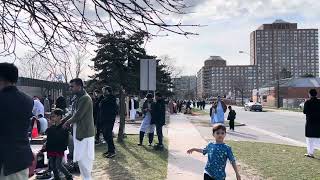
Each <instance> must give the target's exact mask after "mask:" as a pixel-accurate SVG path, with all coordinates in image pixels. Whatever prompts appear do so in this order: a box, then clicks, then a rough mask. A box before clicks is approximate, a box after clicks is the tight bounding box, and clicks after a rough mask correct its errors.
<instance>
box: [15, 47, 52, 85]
mask: <svg viewBox="0 0 320 180" xmlns="http://www.w3.org/2000/svg"><path fill="white" fill-rule="evenodd" d="M18 66H19V69H20V72H19V73H20V76H22V77H27V78H31V79H44V78H45V76H46V75H45V74H44V72H43V67H42V61H41V60H40V58H39V57H38V56H34V54H32V53H31V52H29V53H26V54H25V55H24V56H23V57H22V58H20V61H19V63H18Z"/></svg>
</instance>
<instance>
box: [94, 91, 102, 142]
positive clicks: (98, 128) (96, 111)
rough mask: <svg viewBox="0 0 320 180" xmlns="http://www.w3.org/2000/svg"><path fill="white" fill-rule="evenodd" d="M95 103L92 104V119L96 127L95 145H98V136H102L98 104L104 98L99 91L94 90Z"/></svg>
mask: <svg viewBox="0 0 320 180" xmlns="http://www.w3.org/2000/svg"><path fill="white" fill-rule="evenodd" d="M94 97H95V101H94V104H93V118H94V125H95V127H96V144H100V135H101V134H103V131H102V127H101V117H100V107H99V105H100V102H101V101H102V99H103V98H104V96H103V94H102V93H101V91H100V90H98V89H96V90H95V91H94Z"/></svg>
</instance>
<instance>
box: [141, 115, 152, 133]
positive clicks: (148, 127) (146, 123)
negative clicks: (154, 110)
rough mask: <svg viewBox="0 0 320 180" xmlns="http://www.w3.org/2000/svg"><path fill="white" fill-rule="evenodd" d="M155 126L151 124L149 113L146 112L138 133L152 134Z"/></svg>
mask: <svg viewBox="0 0 320 180" xmlns="http://www.w3.org/2000/svg"><path fill="white" fill-rule="evenodd" d="M154 129H155V125H154V124H151V113H150V112H147V113H146V116H145V117H144V118H143V121H142V123H141V126H140V131H142V132H147V133H154Z"/></svg>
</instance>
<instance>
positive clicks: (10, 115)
mask: <svg viewBox="0 0 320 180" xmlns="http://www.w3.org/2000/svg"><path fill="white" fill-rule="evenodd" d="M17 81H18V68H17V67H16V66H15V65H13V64H9V63H0V99H1V100H0V117H1V126H0V144H1V148H0V179H1V180H26V179H28V174H29V170H28V167H29V166H30V165H31V164H32V160H33V155H32V151H31V148H30V144H29V139H28V129H29V126H30V118H31V117H32V108H33V100H32V99H31V98H30V97H29V96H27V95H25V94H24V93H23V92H21V91H19V90H18V88H17V87H16V83H17Z"/></svg>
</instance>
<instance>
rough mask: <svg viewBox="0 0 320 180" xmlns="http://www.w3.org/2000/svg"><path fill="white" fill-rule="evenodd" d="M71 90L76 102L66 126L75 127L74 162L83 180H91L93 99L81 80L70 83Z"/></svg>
mask: <svg viewBox="0 0 320 180" xmlns="http://www.w3.org/2000/svg"><path fill="white" fill-rule="evenodd" d="M70 89H71V91H72V93H73V94H74V98H75V100H74V101H73V104H72V113H71V114H70V115H69V116H68V117H66V118H65V120H67V121H66V122H65V124H64V127H65V128H68V127H69V126H70V124H72V126H73V144H74V150H73V161H74V162H78V165H79V169H80V174H81V176H82V179H83V180H91V179H92V177H91V172H92V168H93V161H94V154H95V153H94V136H95V130H94V120H93V103H92V99H91V97H90V96H89V95H88V93H87V92H86V91H85V90H84V87H83V81H82V80H81V79H79V78H76V79H73V80H71V81H70Z"/></svg>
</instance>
